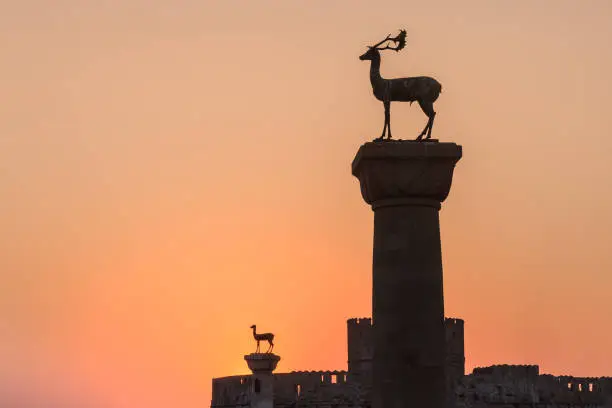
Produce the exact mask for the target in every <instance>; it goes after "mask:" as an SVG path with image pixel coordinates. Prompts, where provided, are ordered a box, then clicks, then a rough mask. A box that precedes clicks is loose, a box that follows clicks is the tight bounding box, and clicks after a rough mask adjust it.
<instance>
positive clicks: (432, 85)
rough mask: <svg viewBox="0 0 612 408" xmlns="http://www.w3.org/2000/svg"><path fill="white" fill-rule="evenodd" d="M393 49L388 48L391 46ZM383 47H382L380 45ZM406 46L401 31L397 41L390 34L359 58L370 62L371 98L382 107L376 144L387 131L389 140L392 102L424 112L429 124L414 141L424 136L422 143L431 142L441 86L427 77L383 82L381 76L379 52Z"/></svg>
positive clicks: (384, 80) (404, 33)
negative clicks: (383, 108) (383, 118)
mask: <svg viewBox="0 0 612 408" xmlns="http://www.w3.org/2000/svg"><path fill="white" fill-rule="evenodd" d="M391 42H393V43H394V45H393V46H391V45H390V43H391ZM385 43H386V45H385V46H384V47H382V45H383V44H385ZM405 45H406V31H405V30H400V33H399V34H398V35H397V36H396V37H391V34H389V35H388V36H387V38H385V39H384V40H382V41H381V42H379V43H378V44H375V45H372V46H369V47H368V48H369V49H368V51H366V52H365V54H363V55H362V56H360V57H359V59H360V60H362V61H366V60H369V61H371V62H370V82H371V83H372V88H373V91H374V96H375V97H376V99H378V100H379V101H382V103H383V104H384V106H385V126H384V127H383V132H382V135H381V136H380V137H379V138H377V139H375V140H383V139H384V137H385V133H386V131H387V129H388V130H389V133H388V136H387V138H388V139H391V123H390V119H389V117H390V114H389V109H390V105H391V101H398V102H410V104H411V105H412V102H414V101H417V102H418V103H419V106H420V107H421V109H422V110H423V112H425V114H426V115H427V117H428V118H429V120H428V121H427V125H426V126H425V128H424V129H423V131H422V132H421V134H420V135H419V136H418V137H417V138H416V140H421V139H422V138H423V136H425V134H427V136H426V137H425V139H430V138H431V128H432V126H433V122H434V118H435V116H436V112H435V111H434V108H433V103H434V102H435V101H436V99H438V96H439V95H440V92H442V85H440V83H439V82H438V81H436V80H435V79H433V78H430V77H424V76H420V77H412V78H394V79H384V78H383V77H382V76H381V75H380V51H382V50H395V51H399V50H401V49H402V48H404V46H405Z"/></svg>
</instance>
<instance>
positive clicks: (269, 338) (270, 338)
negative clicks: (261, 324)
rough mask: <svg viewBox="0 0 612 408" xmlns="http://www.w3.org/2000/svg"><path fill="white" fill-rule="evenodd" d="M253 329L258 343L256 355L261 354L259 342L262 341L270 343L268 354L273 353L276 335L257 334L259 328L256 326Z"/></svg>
mask: <svg viewBox="0 0 612 408" xmlns="http://www.w3.org/2000/svg"><path fill="white" fill-rule="evenodd" d="M251 329H253V338H254V339H255V341H256V342H257V349H256V350H255V353H259V352H260V351H259V342H260V341H267V342H268V346H269V347H268V349H267V350H266V353H271V352H272V349H274V334H272V333H257V326H256V325H252V326H251Z"/></svg>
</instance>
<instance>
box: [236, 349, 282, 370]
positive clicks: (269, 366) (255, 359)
mask: <svg viewBox="0 0 612 408" xmlns="http://www.w3.org/2000/svg"><path fill="white" fill-rule="evenodd" d="M280 359H281V358H280V356H277V355H276V354H273V353H251V354H247V355H246V356H244V360H245V361H246V362H247V365H248V366H249V369H250V370H251V371H252V372H253V374H256V373H268V374H272V372H273V371H274V370H275V369H276V365H277V364H278V362H279V361H280Z"/></svg>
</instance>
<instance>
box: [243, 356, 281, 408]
mask: <svg viewBox="0 0 612 408" xmlns="http://www.w3.org/2000/svg"><path fill="white" fill-rule="evenodd" d="M244 360H245V361H246V362H247V365H248V366H249V369H250V370H251V372H252V373H253V381H252V382H251V389H250V391H249V393H250V394H251V398H250V400H251V407H252V408H274V376H273V375H272V372H273V371H274V370H275V369H276V365H277V364H278V362H279V361H280V356H277V355H276V354H272V353H251V354H248V355H246V356H244Z"/></svg>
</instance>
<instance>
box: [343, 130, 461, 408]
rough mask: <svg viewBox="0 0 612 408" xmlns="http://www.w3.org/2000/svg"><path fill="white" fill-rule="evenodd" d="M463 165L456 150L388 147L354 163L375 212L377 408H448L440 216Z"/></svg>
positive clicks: (368, 149) (369, 148)
mask: <svg viewBox="0 0 612 408" xmlns="http://www.w3.org/2000/svg"><path fill="white" fill-rule="evenodd" d="M460 158H461V146H458V145H456V144H455V143H438V142H437V141H428V142H416V141H383V142H369V143H366V144H364V145H363V146H361V148H360V149H359V151H358V152H357V156H356V157H355V160H354V161H353V166H352V172H353V175H354V176H356V177H357V178H358V179H359V182H360V184H361V194H362V196H363V199H364V200H365V201H366V203H368V204H370V205H371V206H372V209H373V210H374V256H373V291H372V292H373V293H372V318H373V319H372V320H373V330H374V331H373V346H374V350H373V361H372V374H373V377H372V407H373V408H444V407H445V405H446V386H445V385H446V378H445V331H444V298H443V290H442V254H441V245H440V221H439V216H438V211H439V210H440V206H441V203H442V202H443V201H444V200H445V199H446V197H447V196H448V193H449V191H450V187H451V181H452V176H453V170H454V168H455V164H456V163H457V162H458V161H459V159H460Z"/></svg>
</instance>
